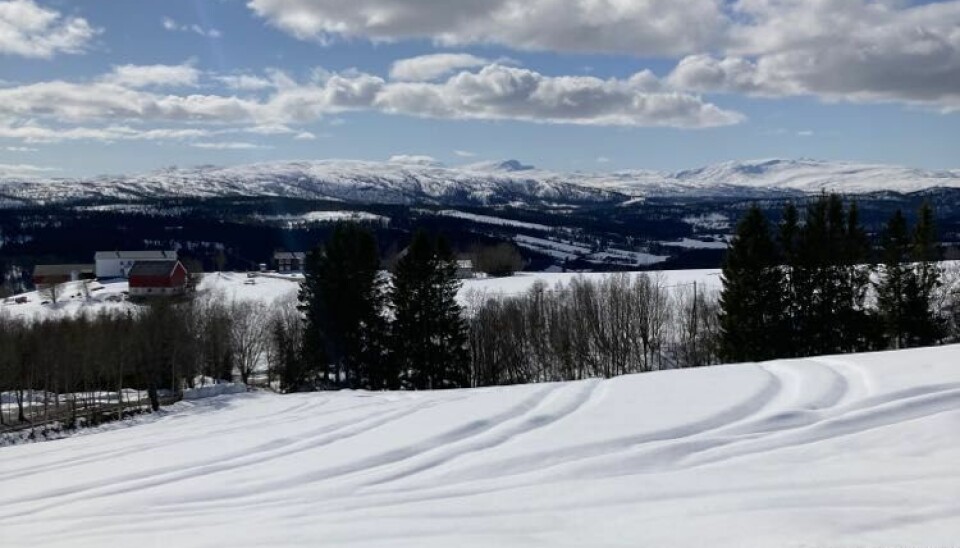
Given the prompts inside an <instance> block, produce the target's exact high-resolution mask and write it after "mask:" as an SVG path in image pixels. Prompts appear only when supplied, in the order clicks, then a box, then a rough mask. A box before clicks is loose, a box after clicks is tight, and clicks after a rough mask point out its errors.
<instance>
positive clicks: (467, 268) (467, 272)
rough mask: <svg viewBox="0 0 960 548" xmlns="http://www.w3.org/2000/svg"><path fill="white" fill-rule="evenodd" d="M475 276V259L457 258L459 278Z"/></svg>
mask: <svg viewBox="0 0 960 548" xmlns="http://www.w3.org/2000/svg"><path fill="white" fill-rule="evenodd" d="M473 277H474V270H473V261H472V260H470V259H458V260H457V278H459V279H461V280H468V279H470V278H473Z"/></svg>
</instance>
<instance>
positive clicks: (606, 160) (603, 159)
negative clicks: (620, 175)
mask: <svg viewBox="0 0 960 548" xmlns="http://www.w3.org/2000/svg"><path fill="white" fill-rule="evenodd" d="M597 163H598V164H609V163H610V158H607V157H606V156H598V157H597Z"/></svg>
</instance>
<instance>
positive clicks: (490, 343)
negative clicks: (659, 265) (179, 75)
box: [468, 273, 719, 386]
mask: <svg viewBox="0 0 960 548" xmlns="http://www.w3.org/2000/svg"><path fill="white" fill-rule="evenodd" d="M472 300H473V301H474V303H473V306H472V307H471V308H472V310H471V312H470V314H468V317H469V346H470V357H471V372H472V374H473V378H472V383H473V384H474V385H477V386H483V385H497V384H516V383H529V382H544V381H565V380H577V379H585V378H590V377H613V376H616V375H623V374H627V373H639V372H644V371H653V370H657V369H665V368H677V367H695V366H702V365H710V364H713V363H717V361H718V355H717V340H718V334H719V330H718V329H719V326H718V324H717V301H716V296H715V295H712V294H709V293H705V292H704V291H703V288H702V287H700V286H699V285H698V284H697V283H696V282H693V283H689V284H673V285H671V284H668V283H666V281H665V278H664V277H663V276H660V275H649V274H646V273H644V274H638V275H631V274H613V275H609V276H605V277H604V278H603V279H602V280H600V281H591V280H588V279H586V278H584V277H582V276H581V277H576V278H574V279H573V280H572V281H571V282H570V283H567V284H564V283H558V284H557V285H555V286H554V287H552V288H551V287H547V285H546V284H544V283H542V282H538V283H537V284H535V285H534V287H532V288H531V289H529V290H528V291H526V292H524V293H523V294H521V295H515V296H493V297H489V296H486V295H482V294H478V295H474V296H473V297H472Z"/></svg>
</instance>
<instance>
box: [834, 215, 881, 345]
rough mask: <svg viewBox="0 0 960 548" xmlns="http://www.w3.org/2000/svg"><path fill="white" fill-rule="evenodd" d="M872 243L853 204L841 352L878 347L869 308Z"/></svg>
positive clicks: (843, 264) (843, 269)
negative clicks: (875, 342) (875, 343)
mask: <svg viewBox="0 0 960 548" xmlns="http://www.w3.org/2000/svg"><path fill="white" fill-rule="evenodd" d="M869 255H870V240H869V238H868V237H867V234H866V232H865V231H864V230H863V227H862V226H860V209H859V207H857V203H856V202H853V203H852V204H850V207H849V208H848V210H847V226H846V230H845V231H844V234H843V243H842V249H841V258H840V272H839V274H840V276H841V278H840V292H839V297H840V305H841V306H840V318H839V324H840V325H841V326H842V331H841V333H840V350H841V351H843V352H862V351H865V350H870V349H872V348H873V346H874V342H873V341H874V339H875V338H876V337H875V335H874V329H873V326H872V324H873V319H872V316H871V314H870V313H869V311H868V310H867V306H866V298H867V291H868V289H869V287H870V272H871V269H870V266H869V265H868V260H869Z"/></svg>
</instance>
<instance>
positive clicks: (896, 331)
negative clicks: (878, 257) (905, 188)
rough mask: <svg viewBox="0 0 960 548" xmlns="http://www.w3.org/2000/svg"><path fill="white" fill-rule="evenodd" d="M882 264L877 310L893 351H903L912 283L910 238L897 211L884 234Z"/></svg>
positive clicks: (905, 220)
mask: <svg viewBox="0 0 960 548" xmlns="http://www.w3.org/2000/svg"><path fill="white" fill-rule="evenodd" d="M882 245H883V250H882V254H883V256H882V260H883V264H882V267H881V270H880V276H879V279H878V282H877V308H878V311H879V313H880V317H881V318H882V321H883V327H884V333H885V334H886V337H887V339H888V340H889V341H890V344H891V346H893V348H905V347H906V346H908V341H909V331H910V327H909V319H908V315H907V295H908V288H909V286H910V285H911V284H913V282H912V281H911V278H912V277H913V273H912V272H911V270H912V268H911V265H910V264H908V262H907V261H908V260H909V254H910V238H909V235H908V231H907V219H906V218H905V217H904V216H903V212H902V211H900V210H899V209H898V210H897V211H896V213H894V214H893V216H892V217H891V218H890V220H889V221H888V223H887V226H886V228H885V229H884V232H883V242H882Z"/></svg>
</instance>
